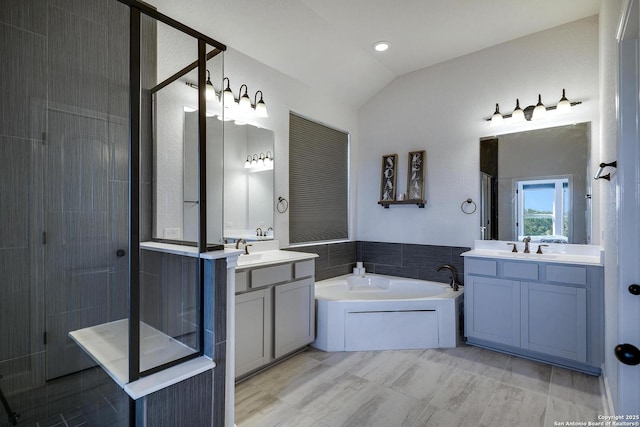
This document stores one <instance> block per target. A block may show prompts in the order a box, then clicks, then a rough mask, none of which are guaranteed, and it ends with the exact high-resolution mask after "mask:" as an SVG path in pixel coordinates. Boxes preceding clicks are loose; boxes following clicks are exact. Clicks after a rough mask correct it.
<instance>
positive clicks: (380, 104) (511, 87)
mask: <svg viewBox="0 0 640 427" xmlns="http://www.w3.org/2000/svg"><path fill="white" fill-rule="evenodd" d="M425 49H428V46H425ZM563 88H566V90H567V96H568V97H569V98H570V99H571V100H576V101H577V100H580V101H583V104H582V105H580V106H578V107H576V108H575V113H574V115H573V116H572V117H570V118H569V117H557V118H550V119H549V120H546V121H544V122H527V123H526V124H520V125H507V126H504V127H502V128H490V127H489V124H488V123H487V122H485V121H484V119H485V118H487V117H489V116H490V115H491V114H492V113H493V109H494V107H495V103H496V102H499V103H500V104H501V107H502V111H503V112H504V113H510V112H511V110H512V109H513V107H514V105H515V99H516V98H520V101H521V105H522V106H523V107H524V106H525V105H529V104H535V102H536V101H537V95H538V93H540V94H541V95H542V99H543V101H544V102H546V103H548V104H555V103H557V101H558V100H559V98H560V96H561V94H562V89H563ZM598 98H599V92H598V18H597V17H590V18H586V19H583V20H580V21H576V22H573V23H570V24H566V25H563V26H560V27H556V28H553V29H550V30H547V31H543V32H540V33H537V34H533V35H531V36H527V37H523V38H520V39H517V40H514V41H511V42H508V43H504V44H501V45H498V46H495V47H492V48H488V49H485V50H482V51H480V52H476V53H473V54H469V55H466V56H464V57H461V58H457V59H454V60H451V61H448V62H445V63H442V64H438V65H435V66H432V67H428V68H425V69H422V70H418V71H415V72H413V73H410V74H407V75H405V76H402V77H400V78H398V79H396V80H394V81H393V82H392V83H391V84H389V85H388V86H387V87H386V88H384V89H383V90H382V91H381V92H380V93H379V94H377V95H376V96H375V97H373V98H372V99H371V100H370V101H369V102H368V103H367V104H365V105H364V106H363V107H362V108H361V109H360V112H359V129H360V140H361V141H362V143H361V145H360V149H359V150H358V151H356V152H355V154H356V156H357V168H358V178H357V189H358V193H357V212H356V217H357V221H356V222H357V233H356V237H357V239H359V240H371V241H383V242H409V243H422V244H435V245H452V246H471V245H472V243H473V240H474V239H478V238H479V236H480V228H479V227H480V224H479V223H480V217H479V211H477V212H476V213H475V214H473V215H466V214H464V213H462V212H461V210H460V205H461V203H462V202H463V201H464V200H466V199H467V198H468V197H471V198H473V200H474V201H476V202H478V201H479V199H480V173H479V138H480V137H486V136H490V135H493V134H497V133H500V134H501V133H511V132H519V131H523V130H529V129H534V128H542V127H550V126H558V125H562V124H569V123H575V122H591V123H592V128H593V129H598V127H599V122H598V117H599V115H598V108H599V101H598ZM497 129H500V130H499V131H498V130H497ZM592 136H593V138H592V150H595V152H596V153H598V152H599V136H598V134H597V133H594V135H592ZM422 149H425V150H426V152H427V166H426V199H427V206H426V207H425V209H418V208H417V207H416V206H391V207H390V208H389V209H383V208H382V207H380V206H377V205H376V203H377V201H378V200H379V192H380V185H379V182H380V162H381V160H380V159H381V156H382V155H383V154H390V153H397V154H398V163H399V171H398V177H399V181H398V190H399V191H400V192H403V191H405V190H406V178H405V177H406V176H407V155H408V152H410V151H415V150H422ZM592 157H596V158H595V159H592V163H593V162H594V161H595V162H599V161H600V158H599V155H597V156H592ZM594 199H595V200H594V202H595V203H596V204H598V203H599V199H598V194H596V193H595V192H594ZM593 217H594V218H593V223H594V225H595V226H596V227H597V226H598V225H597V224H599V214H597V213H594V215H593ZM598 234H599V233H593V235H594V243H597V240H596V238H597V235H598Z"/></svg>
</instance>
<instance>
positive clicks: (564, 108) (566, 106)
mask: <svg viewBox="0 0 640 427" xmlns="http://www.w3.org/2000/svg"><path fill="white" fill-rule="evenodd" d="M556 108H557V110H558V114H569V113H571V103H570V102H569V100H568V99H567V97H566V95H565V92H564V89H562V98H560V101H559V102H558V106H557V107H556Z"/></svg>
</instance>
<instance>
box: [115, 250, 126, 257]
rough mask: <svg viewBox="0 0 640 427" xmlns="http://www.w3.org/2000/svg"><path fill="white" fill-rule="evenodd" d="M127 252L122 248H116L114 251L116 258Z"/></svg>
mask: <svg viewBox="0 0 640 427" xmlns="http://www.w3.org/2000/svg"><path fill="white" fill-rule="evenodd" d="M126 254H127V251H125V250H124V249H118V250H117V251H116V256H117V257H118V258H122V257H123V256H125V255H126Z"/></svg>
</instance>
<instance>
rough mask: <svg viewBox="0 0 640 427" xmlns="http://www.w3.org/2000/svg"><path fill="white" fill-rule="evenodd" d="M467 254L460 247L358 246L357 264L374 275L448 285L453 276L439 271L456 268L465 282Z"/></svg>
mask: <svg viewBox="0 0 640 427" xmlns="http://www.w3.org/2000/svg"><path fill="white" fill-rule="evenodd" d="M468 250H469V248H466V247H457V246H435V245H417V244H405V243H383V242H358V261H362V262H363V263H364V267H365V269H366V270H367V271H369V272H371V273H377V274H387V275H391V276H399V277H409V278H412V279H420V280H432V281H435V282H443V283H448V282H449V279H450V275H449V274H448V273H447V272H446V271H443V272H440V273H439V272H437V271H436V268H438V267H439V266H440V265H442V264H450V265H453V266H454V267H455V269H456V270H457V272H458V278H459V279H460V281H462V280H463V279H464V262H463V261H464V260H463V258H462V257H461V256H460V254H461V253H462V252H465V251H468Z"/></svg>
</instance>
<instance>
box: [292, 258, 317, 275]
mask: <svg viewBox="0 0 640 427" xmlns="http://www.w3.org/2000/svg"><path fill="white" fill-rule="evenodd" d="M314 274H315V262H314V261H313V260H312V259H311V260H309V261H302V262H296V263H295V264H294V267H293V276H294V279H300V278H302V277H309V276H313V275H314Z"/></svg>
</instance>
